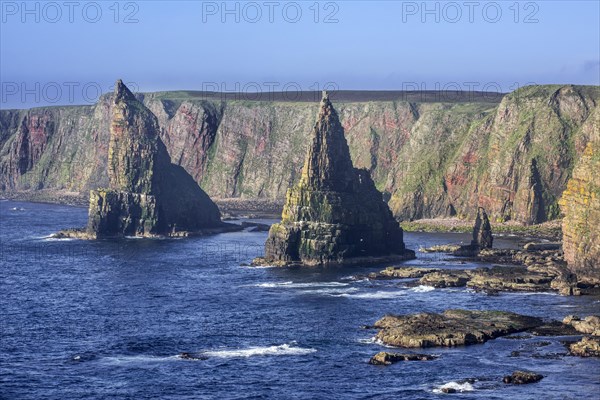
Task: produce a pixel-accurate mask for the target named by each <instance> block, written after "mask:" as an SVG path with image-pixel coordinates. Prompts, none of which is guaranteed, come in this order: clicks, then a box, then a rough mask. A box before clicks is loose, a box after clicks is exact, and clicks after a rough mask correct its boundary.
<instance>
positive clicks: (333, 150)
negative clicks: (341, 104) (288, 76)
mask: <svg viewBox="0 0 600 400" xmlns="http://www.w3.org/2000/svg"><path fill="white" fill-rule="evenodd" d="M408 258H414V252H412V251H410V250H406V248H405V246H404V242H403V233H402V229H401V228H400V226H399V224H398V222H397V221H396V220H395V219H394V217H393V216H392V212H391V211H390V209H389V207H388V205H387V204H386V203H385V202H384V201H383V198H382V195H381V193H380V192H379V191H377V189H376V188H375V184H374V183H373V181H372V179H371V176H370V175H369V172H368V171H366V170H362V169H356V168H354V167H353V166H352V160H351V158H350V150H349V148H348V143H347V142H346V138H345V136H344V128H343V127H342V125H341V123H340V120H339V117H338V115H337V113H336V111H335V109H334V108H333V105H332V104H331V102H330V100H329V97H328V96H327V93H324V95H323V99H322V100H321V105H320V109H319V114H318V116H317V121H316V123H315V125H314V128H313V132H312V138H311V143H310V146H309V148H308V153H307V155H306V160H305V163H304V167H303V170H302V178H301V179H300V182H299V183H298V184H297V185H296V186H294V187H292V188H290V189H289V190H288V193H287V200H286V204H285V207H284V210H283V214H282V221H281V223H279V224H275V225H273V226H272V227H271V230H270V231H269V237H268V239H267V242H266V244H265V257H264V258H261V259H257V260H255V263H257V264H275V265H290V264H303V265H329V264H367V263H377V262H383V261H391V260H402V259H408Z"/></svg>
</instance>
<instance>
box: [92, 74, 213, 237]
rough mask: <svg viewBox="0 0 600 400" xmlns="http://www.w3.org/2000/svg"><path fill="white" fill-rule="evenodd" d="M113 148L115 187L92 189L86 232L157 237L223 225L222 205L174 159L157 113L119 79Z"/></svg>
mask: <svg viewBox="0 0 600 400" xmlns="http://www.w3.org/2000/svg"><path fill="white" fill-rule="evenodd" d="M113 96H114V98H113V104H112V110H111V111H112V121H111V126H110V142H109V148H108V171H107V172H108V180H109V187H108V188H106V189H97V190H92V191H91V192H90V205H89V218H88V226H87V230H86V236H88V237H93V238H98V237H114V236H154V235H171V234H178V233H182V232H194V231H200V230H203V229H210V228H218V227H223V225H224V224H223V223H222V222H221V214H220V212H219V209H218V207H217V206H216V205H215V204H214V203H213V202H212V200H211V199H210V198H209V197H208V195H207V194H206V193H204V191H203V190H202V189H201V188H200V187H199V186H198V184H197V183H196V182H195V181H194V179H193V178H192V177H191V176H190V175H189V174H188V173H187V172H186V171H185V170H184V169H183V168H181V167H179V166H177V165H175V164H171V159H170V157H169V154H168V152H167V149H166V147H165V145H164V143H163V142H162V140H161V139H160V136H159V126H158V121H157V119H156V116H155V115H154V114H153V113H152V112H151V111H150V110H149V109H148V108H146V107H145V106H144V104H143V103H142V102H140V101H139V100H138V99H137V98H136V97H135V96H134V95H133V93H131V92H130V91H129V89H128V88H127V87H126V86H125V85H124V84H123V82H122V81H121V80H118V81H117V83H116V85H115V91H114V95H113Z"/></svg>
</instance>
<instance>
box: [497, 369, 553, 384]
mask: <svg viewBox="0 0 600 400" xmlns="http://www.w3.org/2000/svg"><path fill="white" fill-rule="evenodd" d="M543 378H544V377H543V376H542V375H540V374H536V373H534V372H527V371H515V372H513V373H512V375H507V376H505V377H504V379H502V381H503V382H504V383H510V384H513V385H525V384H528V383H535V382H539V381H541V380H542V379H543Z"/></svg>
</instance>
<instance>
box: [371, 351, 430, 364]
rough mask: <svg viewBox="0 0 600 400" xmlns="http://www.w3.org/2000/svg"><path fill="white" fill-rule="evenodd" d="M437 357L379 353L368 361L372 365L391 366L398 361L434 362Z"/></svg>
mask: <svg viewBox="0 0 600 400" xmlns="http://www.w3.org/2000/svg"><path fill="white" fill-rule="evenodd" d="M436 358H437V356H433V355H431V354H409V353H390V352H387V351H380V352H379V353H377V354H375V355H374V356H373V357H371V359H370V360H369V364H372V365H391V364H394V363H397V362H398V361H430V360H435V359H436Z"/></svg>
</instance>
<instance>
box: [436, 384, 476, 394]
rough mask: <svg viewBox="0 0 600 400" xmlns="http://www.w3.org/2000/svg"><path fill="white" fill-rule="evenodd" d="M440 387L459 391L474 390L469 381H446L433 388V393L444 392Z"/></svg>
mask: <svg viewBox="0 0 600 400" xmlns="http://www.w3.org/2000/svg"><path fill="white" fill-rule="evenodd" d="M442 389H454V390H456V391H457V392H459V393H463V392H472V391H474V390H475V388H474V387H473V385H471V384H470V383H469V382H465V383H458V382H448V383H445V384H443V385H442V386H440V387H438V388H435V389H433V393H444V392H443V391H442Z"/></svg>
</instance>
